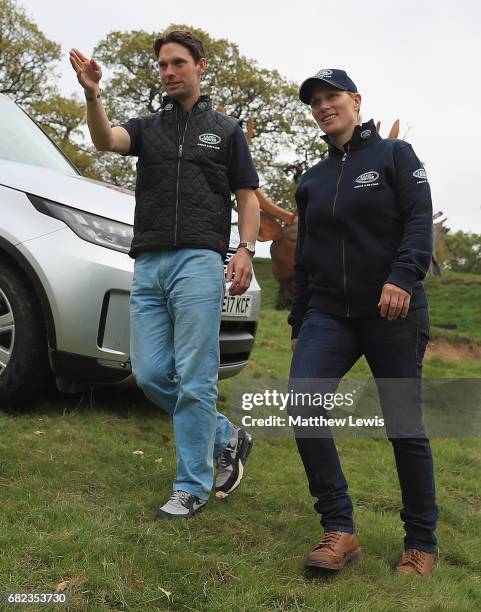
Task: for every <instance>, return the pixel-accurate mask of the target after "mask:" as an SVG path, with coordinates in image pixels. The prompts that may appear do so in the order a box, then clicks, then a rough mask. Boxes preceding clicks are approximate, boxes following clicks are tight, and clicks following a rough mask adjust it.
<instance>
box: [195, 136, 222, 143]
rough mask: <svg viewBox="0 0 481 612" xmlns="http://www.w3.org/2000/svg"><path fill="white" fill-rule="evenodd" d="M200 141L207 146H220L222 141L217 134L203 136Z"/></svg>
mask: <svg viewBox="0 0 481 612" xmlns="http://www.w3.org/2000/svg"><path fill="white" fill-rule="evenodd" d="M199 140H200V141H201V142H203V143H204V144H207V145H218V144H219V142H220V140H221V139H220V136H217V134H201V135H200V136H199Z"/></svg>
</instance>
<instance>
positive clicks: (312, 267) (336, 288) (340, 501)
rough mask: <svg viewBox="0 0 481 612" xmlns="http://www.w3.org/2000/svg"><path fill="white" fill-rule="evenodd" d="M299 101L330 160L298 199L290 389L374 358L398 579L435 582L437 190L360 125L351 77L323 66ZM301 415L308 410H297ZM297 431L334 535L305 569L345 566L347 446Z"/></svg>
mask: <svg viewBox="0 0 481 612" xmlns="http://www.w3.org/2000/svg"><path fill="white" fill-rule="evenodd" d="M299 97H300V99H301V101H302V102H304V103H305V104H309V105H310V107H311V111H312V115H313V117H314V118H315V120H316V121H317V123H318V125H319V127H320V128H321V130H322V131H323V132H324V134H325V135H324V136H323V139H324V140H325V141H326V143H327V144H328V155H327V157H326V158H325V159H324V160H322V161H321V162H319V163H318V164H316V165H315V166H313V167H312V168H310V169H309V170H308V171H307V172H306V173H305V174H304V175H303V176H302V177H301V180H300V182H299V187H298V190H297V193H296V201H297V206H298V211H299V233H298V242H297V250H296V265H295V275H294V300H293V306H292V310H291V313H290V315H289V323H290V325H291V326H292V339H293V340H292V348H293V350H294V354H293V360H292V365H291V373H290V387H289V388H290V389H294V390H296V389H301V386H302V384H305V381H306V380H311V383H312V379H316V391H318V392H319V391H322V392H323V393H327V392H333V391H335V389H336V388H337V385H338V383H339V380H340V379H341V378H342V377H343V376H344V375H345V374H346V372H348V371H349V370H350V369H351V367H352V366H353V365H354V363H355V362H356V361H357V360H358V359H359V357H361V355H364V356H365V357H366V360H367V362H368V364H369V367H370V369H371V372H372V374H373V376H374V378H375V379H376V384H377V386H378V392H379V396H380V401H381V406H382V410H383V414H384V420H385V423H386V429H387V434H388V437H389V440H390V441H391V443H392V446H393V450H394V456H395V460H396V467H397V472H398V476H399V482H400V486H401V493H402V501H403V509H402V510H401V519H402V520H403V522H404V527H405V531H406V537H405V539H404V553H403V555H402V557H401V561H400V563H399V565H398V566H397V568H396V573H402V574H406V573H414V574H417V575H421V576H427V575H429V574H430V573H431V571H432V567H433V558H434V554H433V553H434V551H435V549H436V538H435V535H434V531H435V527H436V519H437V507H436V503H435V491H434V476H433V462H432V455H431V449H430V445H429V440H428V439H427V438H426V434H425V432H424V429H423V425H422V418H421V391H420V381H421V368H422V359H423V356H424V351H425V348H426V345H427V342H428V339H429V319H428V313H427V301H426V295H425V292H424V287H423V278H424V276H425V274H426V272H427V269H428V267H429V264H430V261H431V253H432V205H431V195H430V189H429V184H428V182H427V179H426V173H425V171H424V168H423V166H422V164H421V162H420V161H419V159H418V158H417V157H416V155H415V153H414V151H413V150H412V148H411V146H410V145H409V144H408V143H406V142H403V141H400V140H395V139H385V140H383V139H382V138H381V137H380V136H379V134H378V133H377V131H376V128H375V126H374V123H373V121H372V120H371V121H368V122H367V123H363V124H360V123H359V109H360V104H361V95H360V94H359V93H358V91H357V88H356V86H355V85H354V83H353V81H352V80H351V79H350V78H349V76H348V75H347V74H346V72H345V71H344V70H337V69H324V70H321V71H319V72H318V73H317V74H316V76H314V77H311V78H308V79H307V80H306V81H304V82H303V83H302V85H301V88H300V91H299ZM303 390H305V388H304V389H303ZM314 412H315V411H314ZM314 412H311V413H310V414H314ZM321 412H322V413H323V414H327V416H329V413H326V411H325V410H322V411H321ZM290 413H291V415H292V414H295V415H298V414H300V408H298V407H296V406H291V407H290ZM317 413H318V414H319V410H318V411H317ZM303 414H306V412H305V409H304V412H303ZM295 433H296V441H297V445H298V449H299V453H300V455H301V458H302V461H303V463H304V467H305V470H306V474H307V478H308V481H309V489H310V492H311V494H312V495H313V497H315V498H317V502H316V503H315V506H314V507H315V509H316V510H317V512H319V514H320V515H321V525H322V526H323V528H324V536H323V537H322V539H321V541H320V543H319V544H318V545H317V546H316V547H315V548H314V550H313V551H311V553H310V554H309V555H308V557H307V559H306V562H305V564H306V566H313V567H321V568H327V569H341V568H342V567H344V565H345V564H346V563H347V562H348V561H350V560H355V559H358V558H360V556H361V549H360V547H359V544H358V540H357V538H356V535H355V525H354V521H353V516H352V514H353V512H352V502H351V499H350V497H349V495H348V493H347V482H346V480H345V478H344V475H343V473H342V469H341V465H340V462H339V457H338V454H337V450H336V446H335V444H334V441H333V439H332V436H331V435H330V431H329V430H326V428H321V431H319V428H316V431H315V432H314V430H313V429H312V428H307V429H306V428H305V427H304V428H302V427H297V428H296V432H295Z"/></svg>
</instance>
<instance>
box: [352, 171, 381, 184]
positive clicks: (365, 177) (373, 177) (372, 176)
mask: <svg viewBox="0 0 481 612" xmlns="http://www.w3.org/2000/svg"><path fill="white" fill-rule="evenodd" d="M378 178H379V172H375V171H374V170H370V171H369V172H364V174H361V175H360V176H358V177H357V179H356V183H360V184H361V185H367V184H370V183H374V182H375V181H377V179H378Z"/></svg>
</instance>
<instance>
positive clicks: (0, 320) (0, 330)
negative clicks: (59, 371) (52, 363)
mask: <svg viewBox="0 0 481 612" xmlns="http://www.w3.org/2000/svg"><path fill="white" fill-rule="evenodd" d="M51 377H52V374H51V370H50V367H49V362H48V344H47V336H46V330H45V323H44V320H43V317H42V314H41V310H40V307H39V304H38V302H37V299H36V297H35V294H34V292H33V290H32V288H31V287H30V286H29V285H28V283H27V281H26V280H25V278H24V277H23V276H22V274H21V273H20V272H19V271H18V270H17V269H15V268H14V267H13V266H11V265H9V264H7V263H5V262H3V261H0V407H1V408H3V409H8V407H9V405H13V406H17V407H18V404H19V403H21V402H24V401H26V400H29V399H31V398H33V397H35V396H37V395H38V393H39V392H41V391H42V390H43V389H45V388H46V387H47V385H48V384H49V382H50V381H51Z"/></svg>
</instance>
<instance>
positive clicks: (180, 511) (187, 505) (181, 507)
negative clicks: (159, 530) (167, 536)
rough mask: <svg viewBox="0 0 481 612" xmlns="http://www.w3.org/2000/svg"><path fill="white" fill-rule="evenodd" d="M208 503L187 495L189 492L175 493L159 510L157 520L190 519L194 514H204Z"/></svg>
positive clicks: (156, 514) (156, 515)
mask: <svg viewBox="0 0 481 612" xmlns="http://www.w3.org/2000/svg"><path fill="white" fill-rule="evenodd" d="M206 503H207V501H205V500H203V499H199V498H198V497H196V496H195V495H191V494H190V493H187V491H174V492H173V493H172V496H171V498H170V499H169V501H168V502H167V503H165V504H164V505H163V506H160V507H159V508H157V511H156V513H155V518H158V519H171V518H190V517H191V516H194V514H197V513H198V512H202V509H203V507H204V506H205V505H206Z"/></svg>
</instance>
